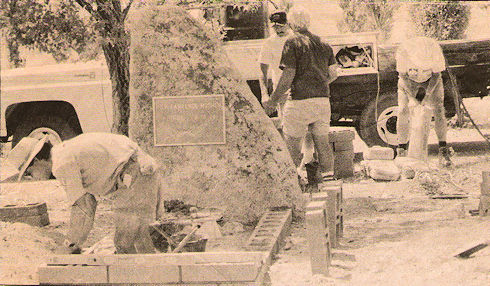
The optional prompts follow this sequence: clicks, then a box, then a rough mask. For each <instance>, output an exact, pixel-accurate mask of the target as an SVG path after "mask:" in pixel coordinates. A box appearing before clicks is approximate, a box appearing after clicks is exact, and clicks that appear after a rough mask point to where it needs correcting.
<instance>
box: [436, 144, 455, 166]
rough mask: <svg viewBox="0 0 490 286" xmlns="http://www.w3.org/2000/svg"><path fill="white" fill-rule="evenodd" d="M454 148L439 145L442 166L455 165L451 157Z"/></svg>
mask: <svg viewBox="0 0 490 286" xmlns="http://www.w3.org/2000/svg"><path fill="white" fill-rule="evenodd" d="M452 153H453V150H452V148H448V147H439V165H441V166H442V167H450V166H452V165H453V162H452V161H451V157H452V155H453V154H452Z"/></svg>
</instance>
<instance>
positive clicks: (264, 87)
mask: <svg viewBox="0 0 490 286" xmlns="http://www.w3.org/2000/svg"><path fill="white" fill-rule="evenodd" d="M260 70H261V71H262V78H261V79H260V80H259V82H260V91H261V93H262V98H264V96H269V92H268V82H269V78H268V76H267V75H268V72H269V65H268V64H264V63H260Z"/></svg>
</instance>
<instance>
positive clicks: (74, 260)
mask: <svg viewBox="0 0 490 286" xmlns="http://www.w3.org/2000/svg"><path fill="white" fill-rule="evenodd" d="M267 259H268V253H266V252H257V251H253V252H202V253H175V254H119V255H117V254H113V255H55V256H52V257H49V258H48V260H47V263H46V265H44V266H41V267H39V282H40V284H43V285H46V284H50V285H53V284H58V285H61V284H63V285H67V284H68V285H69V284H72V285H73V284H77V285H78V284H121V283H133V284H151V283H153V284H155V283H159V284H164V285H165V284H172V285H179V284H185V283H199V284H200V285H216V284H217V283H219V284H221V283H231V284H233V283H235V282H236V283H238V284H243V283H246V284H250V285H254V284H257V283H258V284H257V285H260V283H261V282H260V281H258V280H261V279H262V278H263V276H264V274H265V273H266V272H267V269H268V266H269V265H268V264H267Z"/></svg>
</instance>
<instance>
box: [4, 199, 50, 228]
mask: <svg viewBox="0 0 490 286" xmlns="http://www.w3.org/2000/svg"><path fill="white" fill-rule="evenodd" d="M0 220H1V221H7V222H22V223H27V224H30V225H33V226H45V225H48V224H49V216H48V207H47V206H46V203H32V204H27V205H25V206H24V205H22V206H21V205H5V206H2V207H0Z"/></svg>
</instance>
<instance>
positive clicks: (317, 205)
mask: <svg viewBox="0 0 490 286" xmlns="http://www.w3.org/2000/svg"><path fill="white" fill-rule="evenodd" d="M326 208H327V202H326V201H312V202H309V203H308V204H307V205H306V211H314V210H325V209H326Z"/></svg>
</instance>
